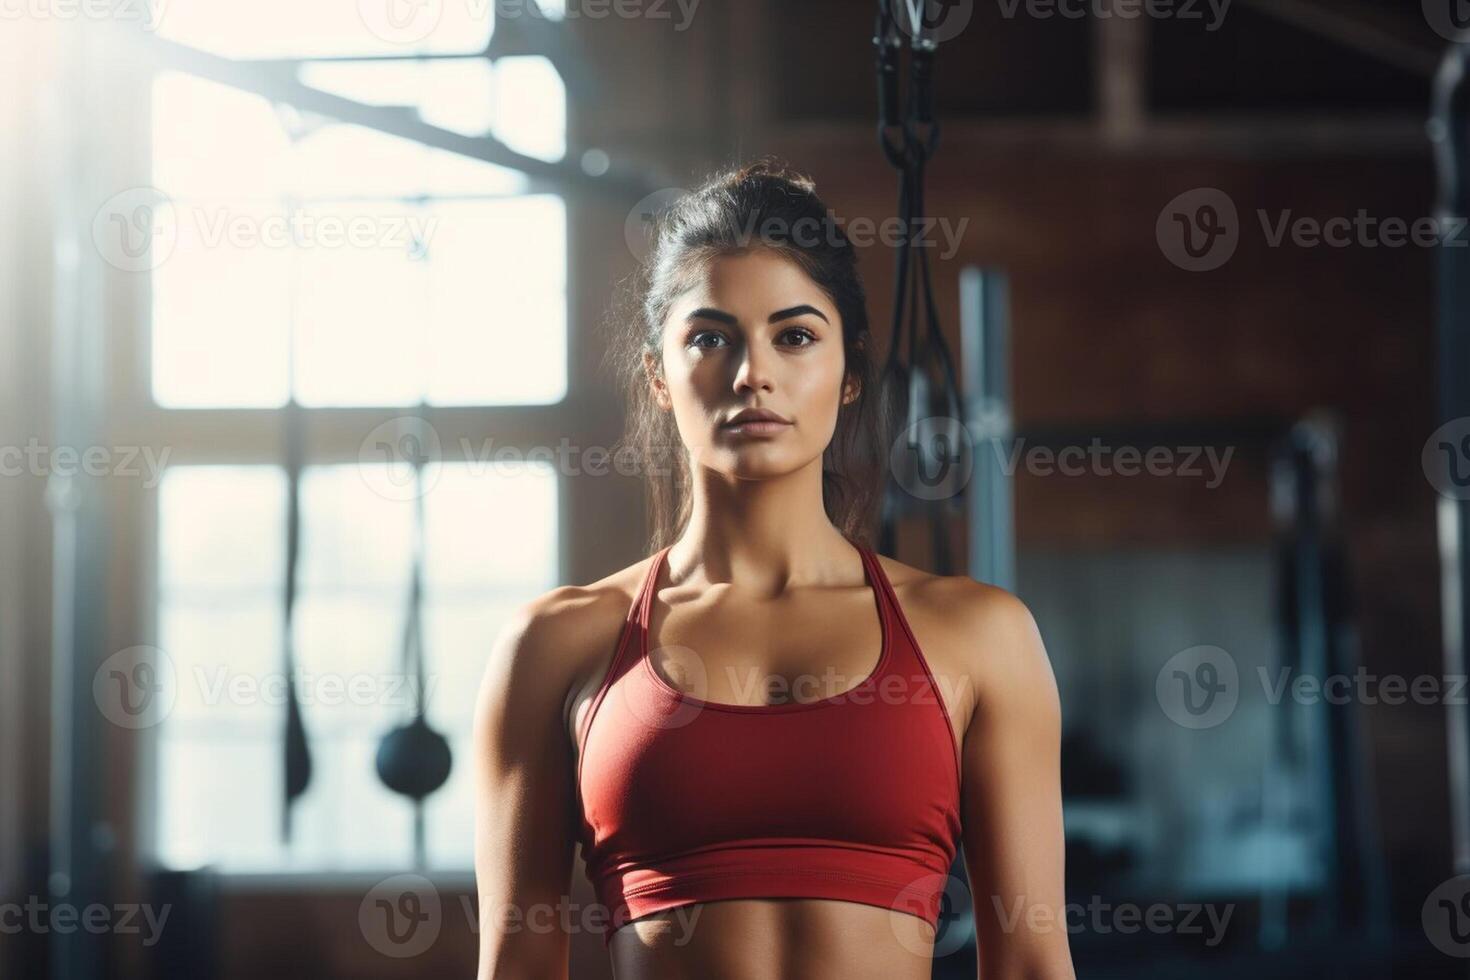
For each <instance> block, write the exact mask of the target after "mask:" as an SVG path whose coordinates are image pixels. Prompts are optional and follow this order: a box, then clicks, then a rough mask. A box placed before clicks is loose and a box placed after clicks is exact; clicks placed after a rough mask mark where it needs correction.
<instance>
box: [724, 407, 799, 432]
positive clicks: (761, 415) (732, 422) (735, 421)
mask: <svg viewBox="0 0 1470 980" xmlns="http://www.w3.org/2000/svg"><path fill="white" fill-rule="evenodd" d="M759 422H770V423H773V424H776V425H790V424H791V422H790V420H788V419H785V418H782V417H781V416H780V415H777V414H776V413H775V412H773V411H771V410H770V409H769V408H744V409H741V410H740V411H739V412H736V413H735V415H733V416H732V417H731V418H730V419H729V421H727V422H724V423H722V424H721V428H727V427H736V426H748V425H752V424H754V423H759Z"/></svg>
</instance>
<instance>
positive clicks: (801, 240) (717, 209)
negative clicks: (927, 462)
mask: <svg viewBox="0 0 1470 980" xmlns="http://www.w3.org/2000/svg"><path fill="white" fill-rule="evenodd" d="M652 234H653V237H652V246H651V248H650V251H649V253H648V259H647V260H646V261H645V262H643V263H641V265H640V269H639V272H638V274H637V275H636V276H635V277H634V285H635V287H636V289H635V295H633V296H632V297H631V298H630V297H628V296H627V295H626V292H625V293H624V298H623V301H622V302H620V303H619V304H615V310H619V311H620V312H617V313H615V316H616V320H615V322H614V325H615V332H614V338H615V339H614V342H613V344H612V345H611V347H610V348H609V350H608V352H607V362H610V363H611V364H612V367H613V370H615V371H616V372H618V374H619V380H620V381H621V383H622V386H623V388H624V395H625V397H626V400H627V423H626V430H625V432H624V434H623V437H622V438H621V439H620V440H619V442H618V446H617V451H618V452H624V451H628V450H631V451H632V452H633V453H634V454H635V456H636V458H637V460H638V463H639V466H640V469H641V470H642V472H643V473H644V474H645V475H646V477H647V480H648V488H649V496H648V499H647V503H648V508H649V509H648V516H649V526H650V528H651V531H652V541H651V543H650V545H651V547H652V549H654V550H658V549H660V548H662V547H664V546H665V545H668V544H671V543H673V542H674V541H675V540H676V539H677V538H678V536H679V535H680V534H681V533H682V532H683V530H684V528H685V526H686V525H687V524H688V521H689V517H690V513H691V498H690V492H689V491H690V472H689V458H688V453H687V452H686V451H685V448H684V446H683V443H682V442H681V441H680V439H679V434H678V429H677V427H676V426H675V424H674V420H673V416H672V414H671V413H669V412H666V411H663V410H662V409H660V408H659V407H658V406H657V405H656V404H655V402H654V401H653V395H652V392H651V391H650V390H649V383H648V382H649V379H648V374H647V372H646V370H645V367H644V354H645V353H649V354H652V355H653V357H654V358H655V359H656V360H657V363H659V364H660V365H661V364H662V361H663V326H664V319H665V318H666V317H667V315H668V311H669V308H670V306H672V305H673V302H674V300H675V299H676V298H677V297H678V296H679V295H680V294H681V293H683V292H684V291H685V290H687V289H689V288H690V287H691V286H693V285H694V283H695V281H696V280H697V278H698V276H699V275H700V274H702V272H703V271H704V270H705V269H706V268H707V267H708V265H709V263H710V261H711V260H712V259H714V258H716V257H719V256H724V255H740V254H744V253H746V252H749V251H752V250H754V249H757V248H765V249H770V250H771V251H773V252H776V253H777V254H779V255H782V256H784V257H786V258H789V259H790V260H792V261H794V262H795V263H797V264H798V265H799V266H800V267H801V268H802V269H803V271H805V272H806V274H807V275H808V276H809V277H810V278H811V279H812V281H813V282H814V283H816V285H817V286H818V287H819V288H820V289H821V290H822V291H823V292H824V293H825V294H826V295H827V297H828V298H829V299H830V300H831V301H832V304H833V305H834V306H835V307H836V308H837V312H838V314H839V315H840V316H841V318H842V345H843V351H844V353H845V355H846V369H845V375H844V380H847V379H852V380H856V381H857V383H858V385H859V390H858V394H857V397H856V398H855V399H854V400H853V401H851V402H849V403H847V404H845V405H841V406H839V408H838V413H837V426H836V430H835V431H834V432H833V435H832V442H831V443H830V444H829V445H828V447H827V448H826V450H825V451H824V452H823V455H822V505H823V507H824V509H825V510H826V512H827V516H828V518H829V519H830V520H831V521H832V523H833V525H834V526H835V527H836V528H837V529H838V530H839V531H841V532H842V534H843V536H844V537H846V538H848V539H849V540H850V541H860V542H863V543H868V541H869V538H870V536H871V528H872V524H873V519H874V517H875V511H876V507H877V504H878V502H879V501H880V499H881V493H882V490H883V485H882V483H881V482H880V481H881V480H882V477H883V474H884V472H885V459H884V454H883V450H882V447H884V446H886V445H887V444H888V440H887V438H886V435H885V434H886V432H887V428H888V424H889V423H888V419H887V416H886V413H885V412H884V410H883V405H884V404H885V401H886V400H885V399H883V398H882V397H880V392H879V390H878V372H877V369H876V367H875V366H874V363H873V351H872V337H871V333H870V331H869V327H868V310H867V298H866V296H865V294H864V291H863V285H862V281H861V280H860V279H859V277H858V272H857V255H856V252H855V250H854V249H853V246H852V243H851V242H850V241H849V240H848V238H847V235H846V234H845V233H844V232H843V231H842V229H841V227H840V226H839V225H838V224H837V222H836V221H835V220H834V218H833V216H832V214H831V212H830V210H829V209H828V208H827V206H826V205H825V204H824V203H823V202H822V200H821V199H820V198H818V197H817V195H816V192H815V184H814V183H813V182H812V180H811V179H810V178H809V177H807V176H805V175H802V174H800V173H797V172H795V171H793V170H791V169H789V168H788V167H786V166H785V165H783V164H781V163H778V162H776V161H774V160H772V159H771V158H769V157H764V158H762V159H760V160H757V161H756V162H754V163H751V164H748V165H746V166H741V167H735V168H731V169H727V170H724V171H722V172H719V173H717V174H715V175H714V176H711V177H709V178H707V179H706V180H705V182H704V183H703V184H701V185H700V186H699V188H698V189H696V190H694V191H692V192H690V193H687V194H685V195H683V196H681V197H680V198H678V199H677V200H676V201H675V202H674V203H673V204H672V205H670V206H669V207H668V208H667V210H665V211H663V212H662V213H658V214H656V215H655V217H654V218H653V222H652ZM624 285H625V286H626V283H625V284H624ZM629 307H633V308H631V309H630V308H629Z"/></svg>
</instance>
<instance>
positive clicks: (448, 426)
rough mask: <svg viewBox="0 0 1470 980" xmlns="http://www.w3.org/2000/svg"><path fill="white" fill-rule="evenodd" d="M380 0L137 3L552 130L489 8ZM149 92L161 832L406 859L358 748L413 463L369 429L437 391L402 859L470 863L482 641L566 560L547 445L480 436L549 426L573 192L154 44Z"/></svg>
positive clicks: (537, 64)
mask: <svg viewBox="0 0 1470 980" xmlns="http://www.w3.org/2000/svg"><path fill="white" fill-rule="evenodd" d="M373 6H374V5H372V4H348V5H346V6H345V7H343V6H341V5H326V6H321V7H318V6H317V5H312V4H307V5H301V4H298V3H287V2H285V0H249V2H244V0H212V2H210V3H203V2H198V0H176V2H175V3H173V4H171V5H170V7H169V10H168V12H167V16H166V17H164V18H162V19H161V21H160V24H159V32H160V33H161V34H162V35H163V36H165V37H168V38H170V39H171V40H175V41H179V42H181V43H184V44H188V45H192V46H195V47H198V48H201V49H204V50H207V51H210V52H213V53H216V54H221V55H225V56H227V57H231V58H236V59H285V60H284V61H283V62H282V65H284V66H285V70H292V68H291V66H292V65H294V66H295V69H294V70H296V71H297V73H298V78H299V79H300V81H301V82H302V83H303V84H305V85H308V86H311V87H313V88H316V89H320V90H322V91H324V92H328V93H331V94H334V95H338V96H342V97H345V98H349V99H352V100H354V101H356V102H360V103H364V104H369V105H379V106H383V107H385V108H392V109H393V110H395V111H404V110H410V111H415V112H417V113H418V115H419V116H420V117H421V118H422V119H423V120H424V121H426V122H428V123H430V124H432V125H435V126H438V127H441V128H444V129H448V130H452V131H455V132H458V133H461V134H464V135H468V136H472V137H473V136H480V135H493V136H494V137H496V138H497V139H499V140H500V141H502V142H503V143H505V144H506V145H508V146H510V147H511V148H513V149H515V150H517V151H519V152H521V153H523V154H526V155H529V156H535V157H539V158H542V159H547V160H557V159H561V158H562V157H563V156H564V154H565V152H566V95H565V91H564V88H563V86H562V82H561V79H560V77H559V76H558V74H557V72H556V70H555V68H554V67H553V66H552V64H551V62H550V61H548V60H547V59H546V58H543V57H540V56H537V55H534V54H521V53H519V52H518V53H517V56H515V57H504V58H497V59H495V60H494V61H490V60H487V59H486V58H484V57H479V56H478V55H479V54H480V53H481V52H483V51H484V50H485V48H486V44H487V41H488V39H489V37H490V36H491V32H492V30H493V26H494V6H495V5H493V4H489V3H486V4H483V5H477V4H474V3H471V4H465V5H442V8H441V7H440V5H427V7H430V8H434V9H437V10H439V17H438V19H437V20H436V21H435V22H434V23H433V24H432V25H419V26H420V27H427V28H430V29H426V30H422V31H419V30H418V29H417V28H414V25H411V24H407V23H406V22H399V21H394V22H392V23H388V24H386V25H385V24H375V23H373V21H372V17H371V16H369V13H370V11H369V8H371V7H373ZM383 6H385V7H386V6H387V4H384V5H383ZM416 9H426V5H418V6H417V7H414V6H407V7H405V10H406V11H409V12H412V11H413V10H416ZM547 14H548V16H552V17H554V16H555V12H554V11H551V10H548V11H547ZM282 25H289V29H288V30H287V29H281V27H282ZM395 31H396V32H397V33H395ZM299 59H308V60H305V61H299V63H298V60H299ZM309 59H326V60H316V61H312V60H309ZM149 107H150V115H151V133H152V137H151V140H152V148H151V149H152V152H151V175H150V179H149V181H148V182H149V183H150V184H151V186H152V187H153V188H155V189H156V190H157V192H158V194H157V195H156V200H158V201H159V202H161V203H159V204H158V205H157V206H155V207H153V208H152V210H150V211H148V212H147V213H146V214H142V215H133V216H132V218H133V219H138V220H146V221H151V222H154V229H155V230H154V242H155V245H156V244H157V243H158V242H160V241H165V239H164V238H163V237H162V236H161V235H159V234H158V232H157V230H156V229H157V228H158V227H159V225H160V223H162V222H171V223H172V225H173V227H172V229H171V230H172V231H173V232H176V234H172V235H170V236H169V237H168V238H167V239H166V242H167V244H168V249H167V253H166V254H162V255H160V256H159V257H157V258H156V259H155V260H154V261H153V262H152V263H151V265H150V266H149V271H148V273H147V282H148V285H149V291H148V292H149V312H148V316H147V318H146V323H147V329H146V331H145V333H144V334H143V335H142V336H140V337H139V342H140V343H144V342H146V353H145V354H144V356H142V357H140V358H139V359H138V363H139V364H140V365H143V366H144V367H143V368H142V369H140V372H139V383H138V385H137V399H138V401H139V404H138V405H137V411H138V412H139V413H140V415H141V417H143V418H144V419H146V420H148V424H149V425H150V426H151V427H153V428H156V430H157V431H161V432H167V433H168V441H169V448H170V450H171V455H170V459H169V464H170V465H169V466H168V467H167V470H166V472H165V475H164V478H163V481H162V483H161V485H160V486H159V487H158V489H157V493H156V500H155V501H154V503H155V504H156V508H157V511H156V512H157V524H156V529H157V530H156V540H155V541H154V545H155V548H156V569H157V578H156V585H157V593H156V596H151V597H150V601H156V622H157V628H156V635H157V643H158V646H159V648H160V649H161V650H162V651H163V652H164V653H165V654H166V656H167V663H168V665H169V667H170V669H171V670H172V671H173V680H174V681H175V682H176V685H177V691H178V697H177V699H176V700H175V701H174V702H173V706H172V708H171V710H170V711H169V712H168V713H167V714H166V716H165V717H164V718H163V719H162V720H161V721H160V722H159V723H158V724H157V725H156V726H154V727H153V728H152V729H151V733H152V735H153V736H154V738H155V744H156V753H157V754H156V765H155V766H154V767H153V770H154V773H155V785H154V787H153V792H152V798H153V801H154V804H155V806H154V809H153V813H154V814H155V827H156V836H155V840H156V841H157V844H156V846H155V852H156V853H155V855H154V857H155V858H156V860H157V861H158V862H159V863H161V864H162V865H164V866H167V867H180V868H188V867H194V866H198V865H200V864H206V863H207V864H212V865H214V866H216V867H217V868H218V869H220V870H222V871H224V872H226V873H248V872H272V873H275V872H303V873H322V872H333V871H379V870H386V869H395V868H403V867H406V866H408V865H410V864H412V862H413V853H412V847H413V835H412V826H413V807H412V805H411V803H409V801H407V800H406V799H404V798H402V797H399V796H397V795H395V794H393V793H391V792H390V791H388V790H387V789H386V788H385V787H384V786H383V785H382V784H381V783H380V782H379V781H378V778H377V774H376V768H375V754H376V751H377V746H378V743H379V740H380V739H381V738H382V736H383V735H384V734H385V733H386V732H387V731H388V730H390V729H391V728H392V727H394V726H396V725H398V724H401V723H403V722H405V721H407V720H408V719H409V718H410V717H411V716H412V714H413V712H414V709H415V705H416V701H415V697H414V693H415V692H414V690H413V687H412V678H408V679H405V678H403V676H402V666H401V656H402V644H403V632H404V627H405V616H406V612H407V603H408V592H409V575H410V561H411V554H412V544H413V521H414V512H415V507H414V501H413V500H412V499H411V494H409V493H389V492H385V487H388V486H396V487H400V488H401V487H402V486H403V479H402V477H403V476H404V473H403V472H398V471H399V470H406V464H404V463H403V462H402V460H396V461H395V460H390V459H386V458H381V457H380V456H379V455H378V454H375V453H372V452H367V451H365V450H364V448H363V447H364V446H366V445H367V444H368V441H369V440H370V438H371V436H370V433H372V432H374V431H376V430H375V427H377V426H380V425H382V424H383V422H384V420H385V419H388V420H391V419H392V418H393V417H395V416H403V415H412V414H416V407H419V406H432V409H431V414H432V420H433V422H434V423H435V424H436V425H439V426H440V432H441V434H442V436H443V446H442V459H441V458H440V454H436V456H435V461H434V462H431V463H430V464H429V470H427V471H426V478H427V476H428V473H429V472H432V479H429V480H428V482H426V487H427V490H426V492H425V494H424V496H423V513H424V521H425V535H426V543H425V581H424V604H423V621H422V628H423V639H424V651H423V654H424V659H425V673H426V676H427V685H426V688H427V690H426V693H427V694H428V721H429V723H430V725H431V726H432V727H434V728H435V729H436V730H438V731H439V732H441V733H444V734H445V735H446V737H448V738H449V740H450V744H451V749H452V751H453V753H454V769H453V771H452V774H451V776H450V780H449V782H448V783H447V784H446V785H445V786H444V787H443V788H442V789H440V790H439V791H438V792H437V793H435V794H434V795H433V796H431V797H429V799H428V800H427V801H426V803H425V819H426V822H427V835H426V836H427V840H428V846H429V853H428V855H427V860H428V865H429V869H430V870H452V871H464V870H467V869H469V868H470V867H472V865H473V839H474V835H473V830H472V827H471V818H472V814H473V802H472V798H471V785H470V782H471V780H470V772H469V769H468V765H467V763H468V759H469V754H470V747H469V745H468V744H467V739H468V735H469V732H470V727H471V720H472V714H473V705H474V697H475V694H476V692H477V690H478V686H479V679H480V676H481V673H482V671H483V667H484V663H485V658H486V655H487V654H488V652H489V646H490V643H491V641H492V639H493V638H494V636H495V634H496V633H497V632H498V630H499V628H500V626H501V624H502V623H503V622H504V620H505V618H506V616H507V615H508V614H509V613H510V611H511V610H512V609H513V608H515V607H516V606H518V605H519V604H520V603H522V602H524V601H525V600H527V599H529V598H531V597H533V596H535V595H537V594H539V593H541V592H544V591H546V590H547V589H549V588H551V587H552V586H553V585H554V584H555V583H556V582H557V581H559V578H560V567H559V556H560V547H559V540H560V535H561V521H562V519H563V513H562V512H563V506H562V503H561V496H562V495H561V492H560V484H559V477H558V474H557V472H556V470H555V468H554V467H553V466H552V465H550V464H549V463H519V464H517V465H515V466H514V467H513V468H512V467H508V466H506V465H505V464H504V463H502V462H498V460H500V459H501V458H502V457H499V456H498V455H496V453H495V452H494V450H500V449H502V448H505V446H506V445H507V443H509V444H510V445H511V447H512V448H520V449H529V448H530V447H531V446H533V445H539V444H541V443H542V442H543V441H544V442H546V443H548V444H549V443H552V442H554V441H555V440H556V438H557V434H558V433H563V432H565V431H567V429H568V427H569V426H570V425H571V424H572V423H571V421H570V420H569V418H568V415H567V414H566V413H565V411H564V410H563V408H562V406H564V405H565V399H566V395H567V392H568V378H567V364H568V358H567V347H568V342H567V331H568V321H569V317H568V314H567V304H568V293H567V241H566V229H567V225H568V218H567V210H566V202H565V201H564V200H563V199H562V198H561V197H560V196H558V195H555V194H551V193H546V192H544V191H541V190H533V188H532V186H531V183H530V182H529V181H528V180H527V179H526V178H525V176H524V175H522V174H520V173H519V172H517V171H514V170H510V169H507V168H505V167H500V166H495V165H492V164H488V163H484V162H481V161H477V160H473V159H469V158H467V157H462V156H458V155H455V154H452V153H449V152H446V151H443V150H439V149H436V148H433V147H428V146H425V145H422V144H419V143H415V142H413V141H410V140H406V139H401V138H398V137H395V136H391V135H387V134H385V133H382V132H379V131H377V130H373V129H370V128H368V127H365V126H361V125H355V124H348V123H342V122H338V121H336V120H333V119H328V118H323V117H319V116H316V115H314V114H311V113H304V112H300V111H297V110H295V109H293V108H291V107H289V106H285V105H279V104H274V103H272V102H271V101H270V100H268V99H266V98H263V97H261V96H259V95H256V94H253V93H251V92H248V91H244V90H241V89H237V88H233V87H230V86H227V85H223V84H218V83H216V82H213V81H208V80H205V79H202V78H199V77H195V76H193V75H189V74H184V73H180V72H175V71H159V72H157V73H156V74H155V75H154V77H153V80H152V89H151V93H150V95H149ZM293 402H294V403H295V405H296V406H299V411H300V412H301V413H302V416H303V423H304V425H305V427H306V429H307V430H308V432H309V437H308V438H307V439H306V440H305V462H304V467H303V470H302V472H301V476H300V484H299V501H300V516H301V537H300V552H299V563H298V579H297V599H296V607H295V613H296V614H295V621H294V629H293V639H294V648H295V652H296V660H297V663H296V666H297V670H298V675H297V677H296V686H297V691H298V697H299V698H300V700H301V702H302V709H303V715H304V721H305V726H306V731H307V736H308V739H309V743H310V747H311V752H312V761H313V776H312V782H311V785H310V787H309V788H308V790H307V792H306V794H305V796H303V797H302V798H301V799H300V800H298V801H297V803H296V806H295V808H294V819H293V840H292V842H291V843H290V844H289V845H288V844H286V843H284V842H283V841H282V834H281V806H282V800H281V797H282V785H283V781H284V780H283V776H282V771H281V767H282V756H283V752H282V744H281V739H282V731H283V729H284V719H285V705H284V700H283V693H284V689H283V685H282V684H281V683H280V682H281V680H282V677H283V675H282V671H283V650H282V631H283V623H284V602H283V596H284V584H285V564H286V520H287V507H288V499H287V497H288V480H287V474H286V470H285V468H284V462H285V461H284V455H283V452H282V451H281V448H280V447H281V445H282V444H281V441H280V438H279V436H280V433H281V432H283V431H284V428H285V425H286V421H287V412H288V410H290V406H291V404H292V403H293ZM441 420H444V421H441ZM507 433H509V434H511V435H512V436H513V438H510V439H507V437H506V434H507ZM492 459H494V460H497V462H492V461H491V460H492ZM385 467H393V468H395V477H396V479H394V480H387V479H385V474H384V473H383V472H379V471H378V470H379V468H385Z"/></svg>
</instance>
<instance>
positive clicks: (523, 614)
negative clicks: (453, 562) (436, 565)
mask: <svg viewBox="0 0 1470 980" xmlns="http://www.w3.org/2000/svg"><path fill="white" fill-rule="evenodd" d="M650 560H652V559H651V556H650V557H649V558H645V559H643V560H642V561H639V562H637V563H635V564H633V565H630V566H628V567H626V568H623V569H620V570H618V571H616V572H614V573H612V574H610V575H608V576H606V577H604V578H602V579H599V580H598V581H596V582H591V583H589V584H586V585H562V586H558V587H556V588H554V589H550V590H548V591H546V592H543V593H541V594H540V595H538V596H535V597H534V598H532V599H529V600H527V601H525V602H523V603H521V604H520V605H519V606H517V607H515V609H514V610H513V611H512V613H511V615H510V616H509V617H508V618H507V619H506V621H505V623H504V624H503V625H502V626H501V628H500V631H499V633H498V634H497V635H496V637H495V640H494V643H493V644H492V647H491V650H490V655H489V660H488V662H487V664H486V668H485V675H484V680H483V682H482V686H481V697H480V707H481V710H482V711H485V710H488V709H492V708H494V707H495V706H496V705H502V706H506V708H507V710H514V711H516V712H517V713H518V714H519V715H520V721H521V723H523V724H528V725H531V726H533V727H536V726H539V725H540V724H541V723H544V722H553V723H555V724H556V725H558V726H560V727H561V728H563V729H565V730H568V731H570V730H572V729H573V728H574V726H571V725H569V724H568V722H569V721H570V719H571V710H572V708H573V706H574V704H575V703H576V701H577V699H578V698H577V695H578V694H579V692H581V691H583V690H584V689H585V688H586V687H587V686H588V685H589V684H591V685H592V686H593V687H594V688H595V686H596V682H597V680H598V679H600V678H601V677H602V675H603V673H605V672H606V670H607V668H608V667H609V666H610V665H611V663H612V657H613V654H614V652H615V650H616V646H617V642H618V637H619V635H620V633H621V631H622V627H623V622H624V620H625V618H626V616H627V614H628V609H629V608H630V606H631V605H632V602H633V598H634V595H635V594H636V592H637V590H638V586H639V585H640V584H641V582H642V577H643V573H644V572H646V571H647V568H648V564H647V563H648V562H649V561H650ZM510 705H515V706H516V707H515V708H513V709H512V708H509V706H510ZM533 713H534V714H533Z"/></svg>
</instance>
